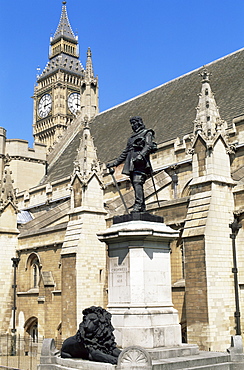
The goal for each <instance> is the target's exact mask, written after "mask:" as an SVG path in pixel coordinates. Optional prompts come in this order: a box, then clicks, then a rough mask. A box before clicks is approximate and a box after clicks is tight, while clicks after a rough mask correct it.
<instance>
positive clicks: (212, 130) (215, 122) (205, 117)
mask: <svg viewBox="0 0 244 370" xmlns="http://www.w3.org/2000/svg"><path fill="white" fill-rule="evenodd" d="M199 74H200V76H201V77H202V89H201V93H200V94H199V102H198V106H197V114H196V119H195V121H194V126H195V127H194V132H195V134H196V133H197V132H202V133H203V134H204V135H205V136H206V137H208V138H211V137H213V136H214V135H216V133H217V132H219V131H221V132H224V131H225V128H226V127H225V122H224V121H223V120H222V119H221V118H220V114H219V108H218V106H217V104H216V101H215V97H214V94H213V92H212V90H211V86H210V76H211V73H210V72H209V71H208V70H207V68H204V69H203V70H202V71H201V72H200V73H199Z"/></svg>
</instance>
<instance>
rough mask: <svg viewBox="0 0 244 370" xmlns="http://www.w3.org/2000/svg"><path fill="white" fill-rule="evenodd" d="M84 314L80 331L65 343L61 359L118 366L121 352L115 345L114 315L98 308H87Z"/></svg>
mask: <svg viewBox="0 0 244 370" xmlns="http://www.w3.org/2000/svg"><path fill="white" fill-rule="evenodd" d="M82 313H83V321H82V322H81V323H80V325H79V330H78V331H77V333H76V334H75V335H74V336H72V337H69V338H67V339H66V340H65V341H64V343H63V345H62V348H61V357H62V358H81V359H83V360H90V361H97V362H109V363H111V364H114V365H116V364H117V360H118V356H119V354H120V352H121V351H120V350H119V349H118V348H117V346H116V343H115V338H114V334H113V331H114V328H113V326H112V324H111V317H112V315H111V314H110V313H109V312H108V311H106V310H105V309H104V308H102V307H96V306H92V307H89V308H86V309H85V310H83V311H82Z"/></svg>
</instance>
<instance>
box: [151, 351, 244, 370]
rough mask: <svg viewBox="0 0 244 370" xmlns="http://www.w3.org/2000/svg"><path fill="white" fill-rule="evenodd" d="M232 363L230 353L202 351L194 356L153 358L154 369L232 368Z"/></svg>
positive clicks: (221, 369)
mask: <svg viewBox="0 0 244 370" xmlns="http://www.w3.org/2000/svg"><path fill="white" fill-rule="evenodd" d="M232 364H233V363H232V362H230V355H229V354H228V353H226V354H225V353H218V352H200V353H199V354H196V355H192V356H182V357H173V358H167V359H158V360H153V361H152V365H153V366H152V368H153V370H188V369H191V370H197V369H199V370H200V369H206V370H207V369H208V370H215V369H216V370H217V369H218V370H231V369H232V367H231V366H232ZM243 366H244V364H243ZM243 369H244V367H243Z"/></svg>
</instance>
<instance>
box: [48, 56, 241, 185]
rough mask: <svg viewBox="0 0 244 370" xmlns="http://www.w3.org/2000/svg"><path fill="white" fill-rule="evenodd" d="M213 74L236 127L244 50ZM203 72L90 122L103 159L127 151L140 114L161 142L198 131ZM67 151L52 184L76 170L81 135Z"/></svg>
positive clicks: (212, 66)
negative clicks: (133, 123)
mask: <svg viewBox="0 0 244 370" xmlns="http://www.w3.org/2000/svg"><path fill="white" fill-rule="evenodd" d="M206 67H207V68H208V71H209V72H211V73H212V76H211V80H210V84H211V88H212V91H213V92H214V95H215V99H216V102H217V105H218V106H219V112H220V117H221V118H222V119H223V120H225V121H227V123H228V124H229V125H230V124H231V122H232V120H233V118H234V117H237V116H240V115H242V114H244V99H243V95H244V49H241V50H239V51H237V52H235V53H232V54H229V55H227V56H226V57H223V58H221V59H219V60H216V61H214V62H212V63H209V64H208V65H206ZM201 70H202V68H198V69H196V70H194V71H192V72H190V73H188V74H185V75H183V76H181V77H179V78H176V79H174V80H172V81H169V82H167V83H165V84H163V85H161V86H159V87H157V88H155V89H153V90H150V91H148V92H146V93H144V94H142V95H139V96H137V97H135V98H134V99H131V100H129V101H127V102H124V103H122V104H120V105H117V106H115V107H113V108H111V109H109V110H107V111H104V112H102V113H100V114H98V115H97V116H96V117H95V118H94V120H93V121H92V122H91V124H90V129H91V133H92V136H93V138H94V142H95V147H96V148H97V155H98V159H99V160H100V161H102V162H105V163H107V162H109V161H111V160H113V159H114V158H116V157H117V156H118V155H119V154H120V153H121V151H122V150H123V149H124V147H125V145H126V142H127V138H128V137H129V136H130V134H131V128H130V124H129V118H130V117H131V116H135V115H140V116H141V117H142V118H143V121H144V123H145V125H146V127H150V128H152V129H154V130H155V133H156V141H157V142H158V143H163V142H167V141H169V140H172V139H175V138H177V137H179V138H182V137H183V136H184V135H186V134H188V133H191V132H192V131H193V121H194V119H195V118H196V110H195V108H196V107H197V104H198V93H199V92H200V91H201V77H200V76H199V72H200V71H201ZM77 135H78V136H76V137H75V138H74V139H73V141H72V142H71V144H70V147H69V148H66V149H65V151H64V152H63V153H61V155H60V157H59V159H58V163H57V164H56V166H55V165H53V166H52V167H51V168H50V172H49V173H48V179H49V181H54V179H57V178H58V177H60V176H62V177H65V176H68V175H70V174H71V173H72V170H73V161H74V151H76V149H77V148H78V145H79V137H80V134H77Z"/></svg>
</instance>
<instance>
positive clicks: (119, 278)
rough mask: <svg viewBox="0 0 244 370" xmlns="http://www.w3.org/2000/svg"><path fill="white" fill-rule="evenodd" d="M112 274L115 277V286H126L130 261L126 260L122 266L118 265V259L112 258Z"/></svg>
mask: <svg viewBox="0 0 244 370" xmlns="http://www.w3.org/2000/svg"><path fill="white" fill-rule="evenodd" d="M111 260H112V261H110V273H111V274H112V275H113V286H126V285H127V284H126V281H127V273H128V272H129V267H128V259H125V260H124V261H123V262H122V263H121V265H119V264H118V258H117V257H114V258H111Z"/></svg>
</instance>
